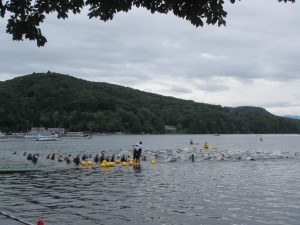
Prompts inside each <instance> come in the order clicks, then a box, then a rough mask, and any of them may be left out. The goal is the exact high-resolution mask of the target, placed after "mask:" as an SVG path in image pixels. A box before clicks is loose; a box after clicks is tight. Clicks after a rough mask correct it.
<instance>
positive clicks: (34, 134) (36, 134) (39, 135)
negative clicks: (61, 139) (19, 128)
mask: <svg viewBox="0 0 300 225" xmlns="http://www.w3.org/2000/svg"><path fill="white" fill-rule="evenodd" d="M24 138H25V139H34V140H37V139H45V138H46V139H51V138H56V139H58V134H55V133H51V132H48V131H30V132H28V133H27V134H25V136H24Z"/></svg>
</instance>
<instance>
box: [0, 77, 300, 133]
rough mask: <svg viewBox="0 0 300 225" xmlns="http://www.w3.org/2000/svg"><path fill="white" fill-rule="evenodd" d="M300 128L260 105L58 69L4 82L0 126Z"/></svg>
mask: <svg viewBox="0 0 300 225" xmlns="http://www.w3.org/2000/svg"><path fill="white" fill-rule="evenodd" d="M165 125H171V126H175V127H176V128H177V132H178V133H201V134H202V133H222V134H231V133H299V132H300V121H298V120H294V119H288V118H282V117H277V116H274V115H272V114H271V113H269V112H267V111H266V110H265V109H262V108H258V107H237V108H229V107H221V106H219V105H210V104H203V103H196V102H194V101H187V100H182V99H177V98H173V97H165V96H161V95H157V94H151V93H147V92H143V91H139V90H135V89H132V88H127V87H123V86H119V85H113V84H108V83H103V82H89V81H85V80H82V79H78V78H74V77H72V76H68V75H62V74H57V73H50V72H48V73H34V74H31V75H26V76H22V77H18V78H14V79H12V80H8V81H4V82H0V130H2V131H6V132H10V131H11V132H12V131H14V132H16V131H27V130H30V128H31V127H32V126H45V127H47V128H48V127H64V128H66V129H68V130H69V131H91V132H125V133H150V134H154V133H159V134H160V133H165V132H166V131H165Z"/></svg>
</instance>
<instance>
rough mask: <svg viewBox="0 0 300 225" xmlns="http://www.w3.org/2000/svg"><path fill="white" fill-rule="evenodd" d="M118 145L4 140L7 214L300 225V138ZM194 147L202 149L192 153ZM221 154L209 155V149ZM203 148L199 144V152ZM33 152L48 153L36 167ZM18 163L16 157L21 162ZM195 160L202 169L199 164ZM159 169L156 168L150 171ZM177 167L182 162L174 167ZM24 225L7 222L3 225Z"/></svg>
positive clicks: (127, 140)
mask: <svg viewBox="0 0 300 225" xmlns="http://www.w3.org/2000/svg"><path fill="white" fill-rule="evenodd" d="M262 137H263V141H260V139H259V136H257V135H221V136H213V135H108V136H93V138H92V139H62V140H60V141H30V140H23V139H21V140H16V139H1V140H0V153H1V159H0V165H1V166H0V167H1V168H34V169H37V170H38V171H35V172H27V173H13V174H0V180H1V184H0V196H1V197H0V198H1V199H0V201H1V204H0V211H2V212H6V213H7V214H10V215H13V216H15V217H17V218H20V219H22V220H25V221H27V222H29V223H32V224H36V223H37V221H38V220H39V219H43V220H44V222H45V225H54V224H55V225H93V224H118V225H119V224H134V225H137V224H147V225H156V224H185V225H193V224H195V225H199V224H211V225H221V224H222V225H223V224H239V225H242V224H243V225H260V224H272V225H276V224H278V225H279V224H280V225H283V224H284V225H288V224H290V225H297V224H300V179H299V178H300V135H263V136H262ZM191 138H192V139H193V141H194V143H195V144H194V145H190V144H189V140H190V139H191ZM139 141H142V142H143V146H144V148H143V155H146V156H147V161H142V162H141V169H134V168H133V167H131V166H127V167H123V166H120V165H115V166H114V167H110V168H101V167H100V166H99V164H97V165H94V166H90V167H88V166H84V167H83V166H81V165H80V166H76V165H75V164H74V163H72V164H67V163H66V162H58V161H57V158H56V160H50V159H46V156H47V155H48V154H51V155H52V154H53V153H56V155H57V156H58V155H59V154H62V155H66V154H72V156H75V155H77V154H81V155H83V154H88V155H91V157H90V158H89V159H88V160H91V161H93V158H94V156H95V155H96V154H98V153H101V151H105V152H104V153H105V155H112V154H115V155H116V156H118V155H122V154H125V155H127V154H128V153H131V152H130V151H128V150H131V148H132V145H133V144H135V143H136V142H139ZM205 141H207V142H208V144H209V145H210V146H211V147H212V148H213V149H211V150H201V151H200V148H202V146H203V144H204V142H205ZM197 143H199V144H197ZM24 152H26V153H27V154H28V153H32V154H33V153H39V154H40V156H39V159H38V162H37V163H36V164H33V163H32V162H31V161H28V160H27V158H26V156H24V155H23V154H24ZM14 153H15V154H14ZM192 153H194V154H195V156H196V159H195V162H192V161H191V160H190V159H189V157H190V155H191V154H192ZM151 159H155V160H156V164H154V165H152V164H151V163H150V161H151ZM171 161H172V162H171ZM18 224H21V223H19V222H17V221H14V220H12V219H9V218H6V217H4V216H2V215H0V225H18Z"/></svg>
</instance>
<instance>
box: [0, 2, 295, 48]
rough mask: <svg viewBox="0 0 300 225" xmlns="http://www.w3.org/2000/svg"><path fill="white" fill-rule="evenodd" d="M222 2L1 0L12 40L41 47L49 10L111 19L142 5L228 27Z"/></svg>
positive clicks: (65, 15) (0, 11)
mask: <svg viewBox="0 0 300 225" xmlns="http://www.w3.org/2000/svg"><path fill="white" fill-rule="evenodd" d="M229 1H230V2H231V3H235V0H229ZM278 1H279V2H282V1H283V2H288V1H289V2H293V3H294V2H295V0H278ZM223 5H224V0H50V1H49V0H7V1H5V0H4V1H3V0H1V1H0V16H1V17H2V18H4V16H5V14H6V13H8V14H9V16H10V17H9V19H8V22H7V26H6V32H7V33H9V34H11V35H12V38H13V40H17V41H20V40H23V38H25V39H29V40H33V41H36V43H37V46H39V47H40V46H44V45H45V43H46V42H47V39H46V37H45V36H43V34H42V31H41V29H40V24H41V23H43V22H44V20H45V19H46V15H48V14H50V13H55V14H57V18H58V19H66V18H68V14H69V13H70V12H71V13H74V14H77V13H81V11H82V9H83V8H84V7H87V8H88V9H89V13H88V16H89V18H90V19H91V18H99V19H100V20H102V21H108V20H112V19H113V17H114V15H115V14H116V13H118V12H128V11H129V10H131V9H132V7H137V8H139V7H143V8H146V9H147V10H149V11H150V12H151V13H164V14H167V13H169V12H172V13H173V14H174V15H175V16H178V17H180V18H183V19H186V20H188V21H189V22H191V24H193V25H195V26H196V27H198V26H203V25H204V23H206V24H213V25H214V24H218V26H221V25H224V26H225V25H226V21H225V18H226V15H227V12H226V11H225V10H224V8H223Z"/></svg>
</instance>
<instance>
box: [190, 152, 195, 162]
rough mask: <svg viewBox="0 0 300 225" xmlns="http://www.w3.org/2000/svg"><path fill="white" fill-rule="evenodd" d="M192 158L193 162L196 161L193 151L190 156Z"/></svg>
mask: <svg viewBox="0 0 300 225" xmlns="http://www.w3.org/2000/svg"><path fill="white" fill-rule="evenodd" d="M190 159H191V160H192V162H195V154H194V153H192V155H191V156H190Z"/></svg>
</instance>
